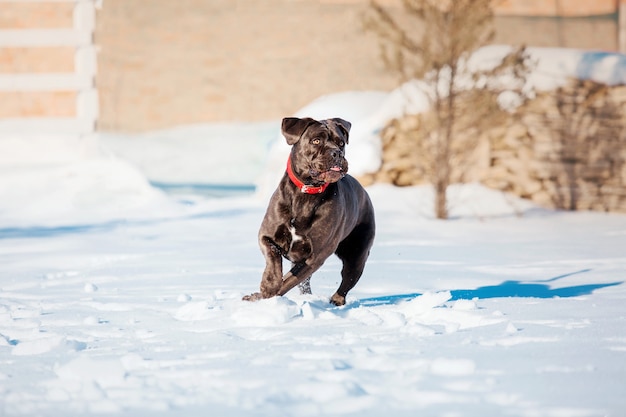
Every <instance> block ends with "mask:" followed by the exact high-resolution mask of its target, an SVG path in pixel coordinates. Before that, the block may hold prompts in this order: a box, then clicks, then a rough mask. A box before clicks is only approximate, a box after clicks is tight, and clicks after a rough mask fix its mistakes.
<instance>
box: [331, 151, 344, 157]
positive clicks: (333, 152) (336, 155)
mask: <svg viewBox="0 0 626 417" xmlns="http://www.w3.org/2000/svg"><path fill="white" fill-rule="evenodd" d="M330 156H331V157H332V158H333V159H339V158H342V157H343V152H341V150H340V149H331V150H330Z"/></svg>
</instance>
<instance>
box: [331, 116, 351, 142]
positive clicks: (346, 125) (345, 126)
mask: <svg viewBox="0 0 626 417" xmlns="http://www.w3.org/2000/svg"><path fill="white" fill-rule="evenodd" d="M330 120H332V121H333V122H335V124H336V125H337V126H338V127H339V128H340V129H341V130H342V131H343V134H344V136H345V137H346V143H348V136H350V135H349V133H350V128H351V127H352V123H350V122H349V121H347V120H343V119H340V118H339V117H335V118H333V119H330Z"/></svg>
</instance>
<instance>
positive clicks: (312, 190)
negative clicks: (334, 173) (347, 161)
mask: <svg viewBox="0 0 626 417" xmlns="http://www.w3.org/2000/svg"><path fill="white" fill-rule="evenodd" d="M287 175H288V176H289V179H290V180H291V182H293V184H294V185H295V186H296V187H298V188H299V189H300V191H302V192H303V193H305V194H321V193H323V192H324V190H326V188H327V187H328V186H329V185H330V183H329V182H325V183H324V184H322V185H320V186H319V187H314V186H312V185H306V184H305V183H303V182H302V181H300V179H299V178H298V177H296V174H294V172H293V168H292V167H291V155H289V158H287Z"/></svg>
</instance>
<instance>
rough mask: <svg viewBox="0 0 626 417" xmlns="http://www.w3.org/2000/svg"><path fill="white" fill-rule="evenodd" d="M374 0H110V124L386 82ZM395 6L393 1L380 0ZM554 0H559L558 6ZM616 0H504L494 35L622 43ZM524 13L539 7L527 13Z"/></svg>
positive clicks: (296, 102)
mask: <svg viewBox="0 0 626 417" xmlns="http://www.w3.org/2000/svg"><path fill="white" fill-rule="evenodd" d="M368 3H369V2H368V1H367V0H263V1H253V0H177V1H172V0H105V1H104V7H103V8H102V10H100V11H99V12H98V16H97V29H96V42H97V44H98V46H99V48H100V52H99V57H98V58H99V74H98V79H97V84H98V88H99V91H100V108H101V113H100V115H101V117H100V122H99V125H98V126H99V128H100V129H101V130H105V131H143V130H150V129H159V128H167V127H171V126H175V125H181V124H191V123H200V122H216V121H237V120H246V121H257V120H270V119H277V118H280V117H283V116H286V115H291V114H293V113H294V112H295V111H297V110H298V109H299V108H301V107H303V106H304V105H306V104H308V103H309V102H310V101H312V100H314V99H316V98H317V97H320V96H322V95H325V94H329V93H333V92H336V91H345V90H390V89H392V88H394V87H395V86H396V85H397V79H396V78H395V77H394V76H393V75H392V74H389V73H387V72H385V70H384V68H383V66H382V64H381V62H380V59H379V47H378V44H377V41H376V38H375V37H374V36H373V35H372V34H371V33H365V32H364V31H363V29H362V23H361V16H362V15H363V13H364V11H365V10H366V8H367V7H368ZM385 3H386V4H388V5H389V6H391V7H393V6H394V4H395V5H397V1H396V0H385ZM557 5H559V7H558V8H557V7H556V6H557ZM557 9H558V11H560V13H561V14H565V15H568V16H570V15H575V16H578V15H580V14H607V13H609V14H610V13H614V12H615V10H616V2H615V0H596V1H582V0H579V1H574V0H557V1H545V0H534V1H531V0H507V1H505V2H503V3H501V5H500V7H499V8H498V14H499V15H502V16H501V17H498V20H497V23H496V25H497V33H498V37H497V39H496V42H498V43H513V44H519V43H527V44H529V45H537V46H566V47H579V48H595V49H598V48H599V49H609V50H610V49H613V50H614V49H616V47H617V29H616V24H615V22H616V19H614V18H611V17H605V18H598V19H595V20H591V21H588V20H583V19H574V21H569V20H568V21H565V20H564V19H557V20H555V19H553V18H549V17H545V16H551V15H554V14H555V13H557ZM520 13H523V14H531V15H535V16H539V17H532V18H520V17H517V16H511V15H518V14H520Z"/></svg>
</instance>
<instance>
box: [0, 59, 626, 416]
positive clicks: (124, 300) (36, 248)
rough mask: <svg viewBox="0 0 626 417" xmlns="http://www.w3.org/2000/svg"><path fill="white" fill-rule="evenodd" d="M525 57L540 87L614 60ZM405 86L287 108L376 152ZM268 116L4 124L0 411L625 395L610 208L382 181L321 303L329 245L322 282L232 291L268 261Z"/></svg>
mask: <svg viewBox="0 0 626 417" xmlns="http://www.w3.org/2000/svg"><path fill="white" fill-rule="evenodd" d="M533 55H536V56H537V57H539V58H540V63H539V67H540V68H551V69H555V71H556V69H558V70H559V71H560V72H559V73H558V74H556V75H554V76H553V78H554V79H553V80H552V81H551V82H552V83H554V84H553V85H557V84H558V83H559V82H561V80H562V78H563V76H564V75H567V74H568V73H569V72H571V71H581V68H583V67H584V68H587V69H590V68H591V69H593V70H589V71H587V70H585V71H586V72H585V71H583V72H585V73H589V74H593V75H594V76H596V77H604V79H606V80H614V79H616V78H615V77H617V76H618V75H619V74H621V75H619V76H621V77H623V74H624V67H625V65H624V58H623V56H621V55H614V54H613V55H607V54H604V53H602V54H595V53H586V52H581V51H569V50H548V51H546V50H533ZM590 57H596V59H597V60H598V61H597V62H596V61H593V62H591V61H589V60H590V59H591V58H590ZM611 65H613V67H611ZM568 71H569V72H568ZM576 73H578V74H580V73H582V72H576ZM553 74H555V73H554V72H553ZM616 74H617V75H616ZM544 75H545V74H544ZM542 83H544V84H546V81H545V79H543V81H542ZM404 88H409V89H411V88H414V86H413V87H411V86H408V87H407V86H405V87H404ZM402 96H405V94H404V93H400V92H398V91H396V92H392V93H389V94H387V93H381V92H346V93H341V94H338V95H332V96H327V97H322V98H320V99H319V100H317V101H315V102H313V103H311V104H310V105H309V106H307V108H305V109H303V110H301V111H300V112H298V114H299V115H301V116H304V115H310V116H312V117H344V118H346V119H347V120H350V121H351V122H352V123H353V129H352V135H351V137H350V144H349V145H348V148H347V149H348V152H349V153H348V158H349V160H350V162H351V171H352V170H353V172H356V173H358V172H367V170H371V169H375V167H376V163H378V162H377V160H376V157H377V155H379V152H380V149H379V146H380V145H379V143H378V142H377V141H376V139H375V138H376V133H377V132H378V130H379V129H380V128H381V126H382V123H384V120H385V118H386V117H389V115H393V114H398V112H401V111H402V108H403V106H404V105H403V104H402V103H401V100H400V97H402ZM413 102H414V103H415V100H413ZM422 104H424V103H422ZM279 126H280V123H279V121H272V122H267V123H237V124H230V125H224V124H220V125H209V126H187V127H180V128H177V129H172V130H169V131H161V132H151V133H147V134H143V135H129V136H120V135H104V136H100V137H88V138H81V139H80V140H77V139H76V138H73V137H62V136H54V137H53V136H48V135H43V134H42V135H39V136H29V137H27V138H26V137H21V136H20V135H18V134H13V135H3V136H1V137H0V415H6V416H58V415H65V416H84V415H103V416H145V415H151V416H161V415H163V416H169V415H185V416H200V415H202V416H205V415H208V414H210V415H219V416H270V415H271V416H277V415H278V416H356V415H358V416H380V415H382V414H384V413H393V414H394V415H398V416H414V415H417V414H419V415H427V416H435V415H436V416H485V415H494V416H495V415H511V416H550V417H572V416H582V417H586V416H589V417H591V416H611V417H613V416H615V417H619V416H622V415H623V412H624V411H623V410H624V409H626V400H625V399H624V392H626V356H625V355H626V330H625V329H626V314H625V313H624V308H623V305H624V302H625V301H626V286H625V285H624V280H625V272H624V271H626V254H625V252H624V249H623V248H624V247H626V216H625V215H620V214H607V213H593V212H577V213H571V212H559V211H552V210H546V209H541V208H538V207H536V206H534V205H532V204H531V203H529V202H528V201H524V200H520V199H517V198H515V197H513V196H510V195H504V194H502V193H499V192H496V191H493V190H489V189H486V188H484V187H482V186H480V185H479V184H466V185H454V186H452V187H451V188H450V190H449V198H450V212H451V220H449V221H439V220H436V219H434V215H433V208H432V206H433V194H432V190H431V189H430V188H429V187H407V188H395V187H392V186H389V185H382V184H378V185H375V186H372V187H369V188H368V192H369V193H370V195H371V197H372V200H373V202H374V206H375V208H376V213H377V227H378V229H377V232H378V234H377V238H376V242H375V245H374V248H373V250H372V254H371V257H370V260H369V262H368V265H367V267H366V271H365V274H364V276H363V278H362V279H361V281H360V282H359V284H358V285H357V286H356V288H355V289H354V290H353V291H352V292H351V293H350V294H349V295H348V300H347V301H348V303H347V305H346V306H344V307H334V306H332V305H330V304H329V302H328V298H329V297H330V295H331V294H332V293H333V292H334V291H335V289H336V287H337V285H338V281H339V271H340V269H341V265H340V263H339V261H338V260H337V259H334V258H332V259H329V260H328V261H327V262H326V264H325V265H324V267H323V268H322V269H321V270H320V271H319V272H318V273H317V274H316V275H315V276H314V278H313V280H312V287H313V295H308V296H304V295H300V294H298V293H297V291H295V290H294V291H292V292H290V293H288V294H287V295H286V296H285V297H277V298H273V299H268V300H262V301H259V302H255V303H248V302H243V301H241V297H242V296H243V295H245V294H248V293H250V292H253V291H255V290H256V289H257V288H258V284H259V280H260V276H261V273H262V271H263V266H264V264H263V258H262V256H261V254H260V251H259V249H258V246H257V240H256V239H257V238H256V234H257V230H258V226H259V224H260V222H261V219H262V216H263V214H264V210H265V199H266V198H267V193H268V192H270V191H271V189H272V188H273V185H271V179H272V178H275V177H276V176H279V175H281V173H282V172H283V170H284V163H285V159H284V158H283V157H284V153H285V148H286V147H284V146H283V145H282V141H281V140H280V137H279ZM174 142H175V143H174ZM154 184H157V185H159V187H154ZM255 184H256V185H258V186H259V187H258V188H257V190H258V191H257V193H255V194H252V193H251V192H250V191H247V190H250V189H251V187H252V186H253V185H255ZM264 184H265V185H264ZM274 184H275V183H274ZM168 186H170V187H169V188H168ZM220 187H226V188H225V189H220ZM228 187H231V188H232V189H231V191H232V190H234V192H233V193H231V194H229V195H226V196H222V197H215V196H214V195H213V194H212V193H213V191H215V189H217V190H218V191H220V190H221V191H226V190H228V189H229V188H228ZM221 191H220V192H221ZM222 194H223V193H222Z"/></svg>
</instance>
